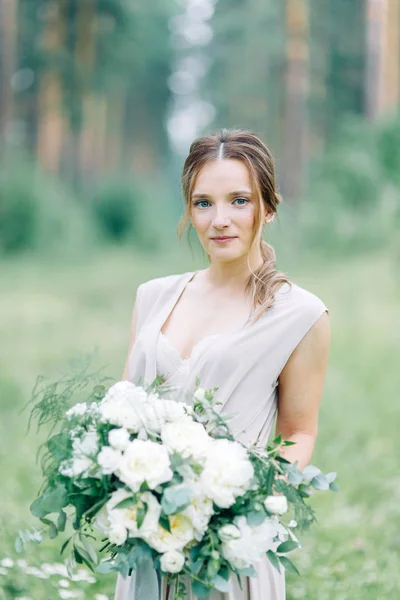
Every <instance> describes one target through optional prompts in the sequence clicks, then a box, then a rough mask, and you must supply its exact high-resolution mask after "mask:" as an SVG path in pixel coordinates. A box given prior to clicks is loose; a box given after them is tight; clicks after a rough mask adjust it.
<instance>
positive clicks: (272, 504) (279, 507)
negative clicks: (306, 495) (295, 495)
mask: <svg viewBox="0 0 400 600" xmlns="http://www.w3.org/2000/svg"><path fill="white" fill-rule="evenodd" d="M264 506H265V508H266V509H267V511H268V512H270V513H272V514H274V515H283V514H284V513H285V512H286V511H287V509H288V502H287V498H286V496H267V498H265V500H264Z"/></svg>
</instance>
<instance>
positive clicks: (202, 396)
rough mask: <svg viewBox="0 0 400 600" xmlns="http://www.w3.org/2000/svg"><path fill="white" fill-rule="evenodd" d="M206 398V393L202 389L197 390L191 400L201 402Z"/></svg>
mask: <svg viewBox="0 0 400 600" xmlns="http://www.w3.org/2000/svg"><path fill="white" fill-rule="evenodd" d="M205 397H206V391H205V390H204V389H203V388H200V387H199V388H197V390H196V391H195V393H194V394H193V398H194V399H195V400H198V401H199V402H203V401H204V400H205Z"/></svg>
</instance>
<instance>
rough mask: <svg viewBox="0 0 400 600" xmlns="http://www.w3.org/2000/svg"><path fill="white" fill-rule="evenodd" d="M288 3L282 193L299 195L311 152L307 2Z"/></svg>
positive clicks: (284, 194)
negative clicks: (309, 137) (308, 102)
mask: <svg viewBox="0 0 400 600" xmlns="http://www.w3.org/2000/svg"><path fill="white" fill-rule="evenodd" d="M285 1H286V5H285V6H286V36H287V43H286V73H285V90H286V92H285V107H284V139H283V144H284V150H283V163H284V164H283V170H282V178H281V181H282V193H283V196H284V197H287V198H288V199H294V198H296V197H298V196H299V194H300V191H301V181H302V175H303V167H304V162H305V159H306V156H307V152H308V140H307V137H308V115H307V98H308V86H309V81H308V79H309V47H308V42H309V40H308V0H285Z"/></svg>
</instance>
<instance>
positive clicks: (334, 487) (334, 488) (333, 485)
mask: <svg viewBox="0 0 400 600" xmlns="http://www.w3.org/2000/svg"><path fill="white" fill-rule="evenodd" d="M329 489H330V490H332V492H338V491H339V489H340V488H339V486H338V484H337V483H336V481H332V483H330V484H329Z"/></svg>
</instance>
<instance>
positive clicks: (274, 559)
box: [267, 550, 281, 573]
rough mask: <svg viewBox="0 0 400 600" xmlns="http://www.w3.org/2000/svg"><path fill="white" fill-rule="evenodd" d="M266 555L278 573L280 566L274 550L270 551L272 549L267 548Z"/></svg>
mask: <svg viewBox="0 0 400 600" xmlns="http://www.w3.org/2000/svg"><path fill="white" fill-rule="evenodd" d="M267 556H268V558H269V560H270V562H271V564H272V566H274V567H275V569H276V570H277V571H278V573H280V572H281V567H280V563H279V558H278V557H277V555H276V554H275V552H272V550H268V551H267Z"/></svg>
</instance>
